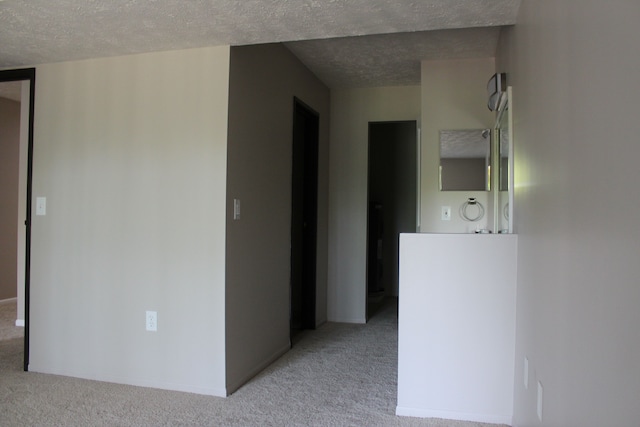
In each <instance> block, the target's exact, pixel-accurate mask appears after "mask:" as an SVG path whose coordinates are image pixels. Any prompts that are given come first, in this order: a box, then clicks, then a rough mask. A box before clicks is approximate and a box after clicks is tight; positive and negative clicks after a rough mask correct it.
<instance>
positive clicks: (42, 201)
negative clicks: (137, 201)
mask: <svg viewBox="0 0 640 427" xmlns="http://www.w3.org/2000/svg"><path fill="white" fill-rule="evenodd" d="M46 214H47V198H46V197H36V215H46Z"/></svg>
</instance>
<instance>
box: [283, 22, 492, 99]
mask: <svg viewBox="0 0 640 427" xmlns="http://www.w3.org/2000/svg"><path fill="white" fill-rule="evenodd" d="M499 35H500V27H481V28H464V29H458V30H436V31H420V32H414V33H397V34H382V35H373V36H361V37H346V38H335V39H324V40H309V41H300V42H292V43H286V44H285V45H286V46H287V47H288V48H289V50H291V51H292V52H293V53H294V54H295V55H296V56H297V57H298V58H299V59H300V60H301V61H302V62H303V63H304V64H305V65H306V66H307V67H308V68H309V69H311V70H313V71H314V72H315V74H316V75H317V76H318V77H319V78H320V79H321V80H322V81H323V82H324V83H325V84H326V85H327V86H329V87H332V88H341V87H366V86H398V85H411V84H415V85H417V84H420V62H421V61H423V60H436V59H463V58H487V57H492V56H494V55H495V52H496V47H497V44H498V36H499Z"/></svg>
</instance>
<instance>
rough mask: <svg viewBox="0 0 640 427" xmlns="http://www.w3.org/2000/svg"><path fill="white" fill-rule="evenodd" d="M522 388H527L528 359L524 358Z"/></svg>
mask: <svg viewBox="0 0 640 427" xmlns="http://www.w3.org/2000/svg"><path fill="white" fill-rule="evenodd" d="M524 388H529V359H527V358H526V357H525V358H524Z"/></svg>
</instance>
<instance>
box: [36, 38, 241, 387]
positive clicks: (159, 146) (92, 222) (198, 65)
mask: <svg viewBox="0 0 640 427" xmlns="http://www.w3.org/2000/svg"><path fill="white" fill-rule="evenodd" d="M228 76H229V48H228V47H216V48H205V49H193V50H182V51H174V52H164V53H151V54H143V55H132V56H124V57H115V58H107V59H96V60H87V61H78V62H65V63H56V64H47V65H41V66H38V67H37V84H36V97H35V99H36V105H35V117H36V120H35V140H34V159H33V160H34V169H33V171H34V172H33V196H34V198H35V197H39V196H43V197H47V215H46V216H34V217H33V227H32V240H31V244H32V246H31V254H32V259H31V266H32V268H31V305H30V307H31V314H30V321H31V336H30V345H31V358H30V369H31V370H33V371H38V372H47V373H55V374H63V375H70V376H77V377H84V378H93V379H99V380H106V381H113V382H122V383H129V384H138V385H146V386H153V387H158V388H170V389H177V390H187V391H193V392H198V393H205V394H215V395H225V394H226V390H225V372H224V370H225V355H224V334H225V331H224V321H225V318H224V310H225V307H224V298H225V289H224V286H225V276H224V256H225V255H224V251H225V243H224V241H225V189H226V186H225V179H226V158H227V157H226V145H227V105H228V104H227V100H228ZM146 310H155V311H157V313H158V331H157V332H147V331H145V311H146Z"/></svg>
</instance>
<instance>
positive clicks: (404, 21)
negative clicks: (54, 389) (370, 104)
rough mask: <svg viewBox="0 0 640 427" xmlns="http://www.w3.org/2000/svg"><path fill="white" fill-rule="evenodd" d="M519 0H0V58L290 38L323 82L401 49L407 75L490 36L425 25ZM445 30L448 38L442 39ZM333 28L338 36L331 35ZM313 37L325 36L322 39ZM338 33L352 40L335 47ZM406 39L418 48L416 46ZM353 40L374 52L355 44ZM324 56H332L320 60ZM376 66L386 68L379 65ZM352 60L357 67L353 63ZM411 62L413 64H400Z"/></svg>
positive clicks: (481, 14) (499, 15)
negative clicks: (425, 62)
mask: <svg viewBox="0 0 640 427" xmlns="http://www.w3.org/2000/svg"><path fill="white" fill-rule="evenodd" d="M519 3H520V0H243V1H238V0H110V1H107V0H91V1H89V0H87V1H79V0H28V1H25V0H0V68H5V69H6V68H17V67H22V66H29V65H34V64H41V63H48V62H58V61H65V60H74V59H84V58H94V57H106V56H115V55H125V54H131V53H140V52H151V51H160V50H171V49H182V48H190V47H202V46H213V45H227V44H228V45H232V46H234V45H246V44H258V43H271V42H293V41H301V40H313V41H312V42H308V44H289V48H290V49H291V50H292V51H293V52H295V53H296V54H298V55H300V57H303V58H304V59H303V61H304V62H305V63H307V65H308V66H309V67H310V68H311V69H312V70H313V71H316V70H315V66H316V65H314V62H313V60H314V56H318V57H320V58H323V59H322V60H321V61H318V60H316V61H315V63H320V62H321V64H319V67H320V68H319V69H318V70H319V71H318V74H322V76H323V77H322V78H323V80H325V82H327V83H328V84H329V85H331V84H333V83H331V82H336V84H340V85H344V84H350V85H352V84H355V85H356V86H370V85H379V84H378V83H376V79H377V78H376V77H375V76H376V75H378V76H380V78H382V76H385V75H389V74H390V73H389V68H390V65H388V64H387V63H386V62H387V61H386V60H387V59H388V58H389V56H390V55H392V54H396V53H399V54H400V53H401V54H402V56H403V57H404V58H405V59H404V60H403V61H399V60H396V61H395V63H396V66H397V67H398V72H399V73H402V74H403V75H409V74H410V75H411V76H412V77H407V78H409V79H413V80H415V68H416V67H417V66H419V65H416V61H418V60H419V59H426V58H423V57H422V56H420V55H423V54H429V55H433V57H437V58H446V57H447V54H451V55H454V57H460V55H462V56H463V57H470V56H471V57H481V56H487V55H489V56H492V55H493V52H495V40H496V35H495V34H496V33H495V32H493V33H491V34H489V35H488V37H491V40H492V41H489V42H486V43H482V42H481V41H480V40H478V36H479V34H480V33H473V32H467V33H459V34H457V32H442V31H436V32H434V33H433V34H429V33H427V32H431V31H432V30H443V29H459V28H468V27H474V28H477V27H497V26H502V25H511V24H514V23H515V19H516V15H517V10H518V7H519ZM478 31H485V30H480V29H478ZM414 32H418V34H414V35H411V34H405V35H397V36H391V37H388V38H387V37H381V36H377V37H375V38H371V39H369V40H367V39H368V38H367V37H362V38H360V37H359V38H358V39H355V40H350V39H349V38H348V37H351V36H366V35H374V34H392V33H414ZM482 34H483V35H484V34H488V32H486V33H482ZM446 37H452V40H449V41H445V40H443V39H444V38H446ZM335 38H339V39H338V40H331V39H335ZM431 38H434V40H430V39H431ZM319 39H329V40H326V44H325V43H322V42H321V41H320V40H319ZM341 43H342V44H348V45H349V46H351V48H348V47H344V48H341V47H340V44H341ZM404 43H408V44H406V45H405V44H404ZM492 43H493V44H492ZM401 45H402V49H399V46H401ZM491 45H492V46H493V52H489V53H487V49H488V47H487V46H489V50H490V46H491ZM412 47H415V50H416V51H417V52H418V53H419V52H421V51H422V52H423V53H419V54H418V53H416V54H414V53H413V52H412ZM354 49H357V51H358V52H361V51H362V52H373V53H375V55H371V54H366V53H357V54H354ZM474 49H477V51H476V52H475V53H474ZM385 52H386V54H385ZM425 52H426V53H425ZM339 58H342V59H339ZM382 59H384V60H382ZM381 60H382V61H381ZM327 62H330V63H332V64H333V66H332V67H329V66H327ZM409 62H411V63H412V64H409ZM378 66H381V67H382V66H385V67H386V68H387V70H386V71H385V70H383V69H380V70H378V69H377V67H378ZM358 67H360V71H357V70H355V69H356V68H358ZM332 68H333V69H334V71H333V72H331V69H332ZM410 68H412V69H414V72H413V73H409V72H408V71H407V70H408V69H410ZM364 69H367V70H368V71H366V72H365V71H362V70H364ZM358 75H360V79H358V78H357V76H358ZM403 81H404V80H402V79H399V78H396V83H394V84H410V83H409V82H405V83H403ZM412 82H413V81H412Z"/></svg>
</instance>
